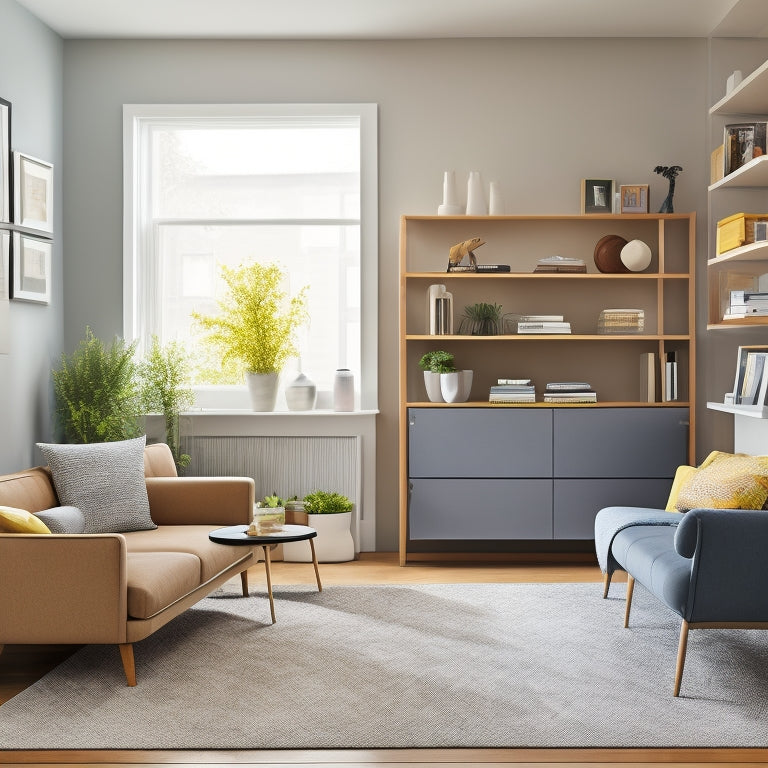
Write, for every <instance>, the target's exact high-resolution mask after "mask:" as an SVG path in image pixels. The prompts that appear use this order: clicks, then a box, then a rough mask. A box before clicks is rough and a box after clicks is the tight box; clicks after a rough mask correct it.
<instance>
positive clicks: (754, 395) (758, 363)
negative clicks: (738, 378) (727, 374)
mask: <svg viewBox="0 0 768 768" xmlns="http://www.w3.org/2000/svg"><path fill="white" fill-rule="evenodd" d="M766 357H768V352H749V353H748V354H747V360H746V366H745V369H744V380H743V381H742V385H741V392H740V393H739V405H758V404H759V403H760V400H759V396H760V389H761V383H762V380H763V379H764V378H768V376H766Z"/></svg>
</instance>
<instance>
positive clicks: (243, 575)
mask: <svg viewBox="0 0 768 768" xmlns="http://www.w3.org/2000/svg"><path fill="white" fill-rule="evenodd" d="M240 583H241V584H242V586H243V597H248V569H247V568H246V569H245V570H244V571H240Z"/></svg>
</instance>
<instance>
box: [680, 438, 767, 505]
mask: <svg viewBox="0 0 768 768" xmlns="http://www.w3.org/2000/svg"><path fill="white" fill-rule="evenodd" d="M713 453H714V454H716V455H714V456H713V454H710V455H709V456H708V457H707V459H706V460H705V461H704V462H702V465H701V467H699V468H698V469H696V470H694V471H693V472H690V473H689V474H688V475H687V477H686V478H685V479H684V480H683V481H682V482H681V483H680V488H679V492H678V494H677V500H676V502H675V507H676V509H678V510H679V511H680V512H687V511H688V510H689V509H695V508H698V507H703V508H705V509H762V508H763V505H764V504H765V503H766V500H768V456H749V455H748V454H730V453H721V452H719V451H715V452H713ZM675 479H677V478H675ZM673 487H674V486H673Z"/></svg>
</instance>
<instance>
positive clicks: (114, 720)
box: [0, 581, 768, 749]
mask: <svg viewBox="0 0 768 768" xmlns="http://www.w3.org/2000/svg"><path fill="white" fill-rule="evenodd" d="M231 584H232V588H231V589H229V585H227V588H225V590H223V591H220V592H219V593H217V595H216V596H212V597H209V598H207V599H205V600H203V601H202V602H201V603H199V604H198V606H196V607H195V608H193V609H191V610H189V611H187V612H186V613H185V614H183V615H182V616H180V617H178V618H177V619H175V620H174V621H172V622H171V623H170V624H168V625H166V626H165V627H164V628H163V629H162V630H160V631H159V632H158V633H156V634H155V635H154V636H152V637H150V638H147V639H146V640H144V641H142V642H141V643H138V644H137V645H136V647H135V651H136V667H137V675H138V686H137V687H135V688H128V687H127V686H126V685H125V680H124V678H123V672H122V667H121V665H120V659H119V654H118V651H117V649H116V648H114V647H107V646H96V647H86V648H83V649H82V650H80V651H78V653H76V654H75V655H74V656H73V657H71V658H70V659H68V660H67V661H65V662H64V663H63V664H61V665H60V666H59V667H57V668H56V669H55V670H53V671H52V672H51V673H50V674H48V675H46V677H44V678H43V679H42V680H40V681H39V682H37V683H36V684H35V685H33V686H32V687H31V688H29V689H27V690H25V691H23V692H22V693H20V694H19V695H18V696H16V697H14V698H13V699H11V700H10V701H9V702H7V703H6V704H4V705H3V706H2V707H0V746H2V747H3V748H5V749H52V748H56V749H153V748H156V749H175V748H178V749H206V748H216V749H222V748H233V749H234V748H236V749H262V748H263V749H290V748H304V749H322V748H381V749H384V748H406V747H411V748H419V747H422V748H427V747H445V748H450V747H453V748H460V747H468V748H471V747H477V748H482V747H719V746H721V747H766V746H768V727H767V726H766V723H768V636H767V635H766V634H765V633H763V632H755V631H752V632H749V631H744V630H742V631H733V630H729V631H708V632H707V631H694V632H692V633H691V636H690V639H689V648H688V659H687V663H686V672H685V676H684V678H683V687H682V694H683V695H682V696H681V698H678V699H675V698H674V697H673V696H672V685H673V676H674V667H675V656H676V651H677V638H678V622H677V621H676V620H675V618H674V617H673V615H672V614H671V613H670V612H669V611H668V610H666V609H664V608H662V606H661V605H660V604H659V603H657V602H656V601H655V600H654V598H652V597H651V596H650V595H649V594H648V593H647V592H646V591H645V590H644V589H642V588H641V587H640V586H639V585H638V586H637V588H636V590H635V600H634V604H633V619H632V626H631V629H623V627H622V620H623V611H624V600H623V585H615V586H614V587H613V588H612V590H611V597H610V598H609V599H608V600H603V599H602V598H601V594H602V586H601V585H599V584H459V585H428V586H354V587H341V586H331V587H326V588H325V590H324V591H323V592H322V593H317V592H316V591H313V590H312V589H311V588H310V587H278V588H277V592H276V595H277V598H276V609H277V624H275V625H274V626H273V625H271V624H270V623H268V622H269V605H268V603H267V601H266V599H265V597H264V595H263V593H253V594H255V595H256V596H255V597H253V596H252V597H250V598H243V597H237V596H236V590H237V588H238V586H239V581H238V583H237V584H234V583H231Z"/></svg>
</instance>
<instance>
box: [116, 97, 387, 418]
mask: <svg viewBox="0 0 768 768" xmlns="http://www.w3.org/2000/svg"><path fill="white" fill-rule="evenodd" d="M275 115H283V116H304V115H305V116H335V115H336V116H356V117H359V119H360V176H361V178H360V185H361V189H360V283H361V284H360V302H361V307H360V324H361V328H360V345H361V349H360V361H361V371H360V372H359V375H358V376H356V377H355V379H356V381H355V386H356V390H357V392H356V395H357V402H358V403H359V408H360V410H362V411H376V410H377V409H378V147H377V142H378V137H377V119H378V109H377V105H376V104H124V105H123V336H124V338H125V339H126V340H127V341H129V342H132V341H134V340H136V339H138V338H139V336H140V331H139V325H140V313H139V301H138V299H139V288H140V285H139V282H138V278H137V270H138V255H137V254H138V249H139V245H140V243H142V241H143V240H144V244H145V245H146V238H147V237H148V235H147V233H146V232H142V231H141V217H140V216H139V213H140V212H141V210H142V206H143V205H145V201H144V200H142V199H141V197H142V196H141V188H140V185H139V184H137V183H136V180H137V179H138V178H139V175H140V173H141V171H142V169H141V168H139V163H140V157H139V152H138V147H139V137H140V131H141V126H142V121H155V120H168V121H173V120H174V119H176V120H178V119H182V118H186V119H194V118H205V117H220V118H224V117H235V118H237V117H260V116H275ZM206 389H210V388H206ZM235 389H237V390H238V392H237V393H236V398H235V399H231V398H227V396H226V395H224V390H223V389H222V390H220V393H216V392H214V397H213V399H212V400H207V399H202V398H200V397H198V405H199V406H200V407H201V408H203V409H205V408H206V407H209V408H213V409H222V408H228V407H232V406H233V405H235V404H236V405H238V406H241V407H247V406H246V405H245V403H246V402H247V400H246V396H245V391H246V390H245V386H243V387H242V388H239V387H238V388H235ZM199 394H200V393H198V395H199Z"/></svg>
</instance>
